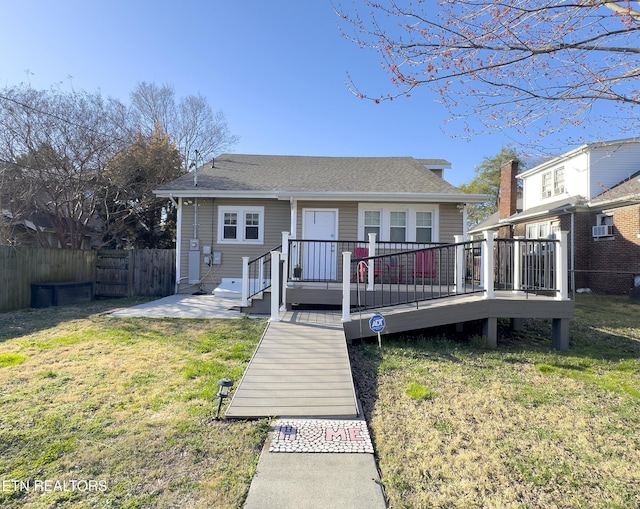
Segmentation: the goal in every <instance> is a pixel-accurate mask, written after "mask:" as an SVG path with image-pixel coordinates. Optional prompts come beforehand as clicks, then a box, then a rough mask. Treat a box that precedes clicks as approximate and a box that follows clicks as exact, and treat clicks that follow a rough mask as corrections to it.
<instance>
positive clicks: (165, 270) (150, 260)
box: [95, 249, 176, 297]
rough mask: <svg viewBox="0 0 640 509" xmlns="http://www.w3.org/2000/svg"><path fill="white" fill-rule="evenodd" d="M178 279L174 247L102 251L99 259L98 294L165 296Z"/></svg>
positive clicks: (97, 266) (170, 292) (97, 272)
mask: <svg viewBox="0 0 640 509" xmlns="http://www.w3.org/2000/svg"><path fill="white" fill-rule="evenodd" d="M175 282H176V252H175V251H174V250H172V249H139V250H130V251H121V250H100V251H98V258H97V260H96V278H95V283H96V285H95V291H96V296H98V297H134V296H136V297H163V296H165V295H171V294H172V293H173V291H174V285H175Z"/></svg>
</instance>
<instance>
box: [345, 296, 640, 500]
mask: <svg viewBox="0 0 640 509" xmlns="http://www.w3.org/2000/svg"><path fill="white" fill-rule="evenodd" d="M501 332H502V333H503V335H502V337H503V339H502V340H501V341H500V342H499V345H498V349H497V350H495V351H491V350H485V349H482V348H481V347H478V346H477V345H479V344H480V341H477V338H475V337H473V336H471V337H469V336H465V335H462V336H458V337H455V336H453V335H446V334H445V332H443V331H439V332H438V335H437V336H436V337H409V336H404V337H403V336H398V337H394V338H389V337H387V338H384V339H383V349H382V351H379V350H378V347H377V345H361V346H357V347H354V348H353V349H352V362H353V365H354V372H355V376H356V381H357V386H358V389H359V392H360V394H361V397H362V401H363V404H364V406H365V411H366V413H367V416H368V420H369V423H370V427H371V432H372V435H373V438H374V442H375V448H376V452H377V455H378V459H379V466H380V471H381V474H382V481H383V484H384V486H385V489H386V493H387V496H388V497H389V500H390V505H391V507H393V508H430V507H443V508H444V507H447V508H523V509H524V508H550V507H560V508H565V507H566V508H585V509H586V508H620V509H622V508H625V509H627V508H635V507H640V467H639V465H640V305H638V304H631V303H629V301H628V300H627V299H626V298H606V297H596V296H579V299H578V301H577V308H576V319H575V320H574V321H573V322H572V325H571V349H570V350H569V351H568V352H563V353H559V352H555V351H552V350H551V339H550V334H551V331H550V324H549V323H545V322H544V321H536V320H532V321H529V322H527V331H526V332H523V333H518V334H512V333H509V332H508V330H507V328H506V327H505V328H504V330H502V331H501ZM472 334H473V333H472Z"/></svg>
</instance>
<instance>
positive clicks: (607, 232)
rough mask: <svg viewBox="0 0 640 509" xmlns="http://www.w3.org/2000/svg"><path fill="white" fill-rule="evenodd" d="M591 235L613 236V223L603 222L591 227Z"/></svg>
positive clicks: (595, 236)
mask: <svg viewBox="0 0 640 509" xmlns="http://www.w3.org/2000/svg"><path fill="white" fill-rule="evenodd" d="M591 235H593V237H594V238H597V237H611V236H612V235H613V225H612V224H602V225H599V226H593V227H592V228H591Z"/></svg>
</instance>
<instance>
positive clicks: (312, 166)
mask: <svg viewBox="0 0 640 509" xmlns="http://www.w3.org/2000/svg"><path fill="white" fill-rule="evenodd" d="M424 161H425V160H424V159H421V160H420V161H418V160H416V159H414V158H412V157H308V156H269V155H242V154H225V155H222V156H220V157H218V158H216V159H215V166H214V167H213V168H212V167H211V163H208V164H206V165H204V166H202V167H200V168H199V169H198V187H197V189H199V190H219V191H291V192H328V193H331V192H342V193H344V192H354V193H368V192H371V193H376V192H386V193H444V194H449V193H451V194H460V193H461V191H460V190H459V189H458V188H456V187H454V186H453V185H451V184H449V183H448V182H446V181H444V180H443V179H441V178H439V177H438V176H437V175H435V174H434V173H432V172H431V171H429V170H427V169H426V168H425V167H424V164H425V162H424ZM428 161H429V162H432V163H433V164H436V163H439V162H440V163H442V165H443V168H447V167H449V166H450V163H449V162H448V161H445V160H442V159H430V160H428ZM192 189H194V175H193V173H190V174H187V175H184V176H182V177H180V178H178V179H176V180H174V181H173V182H170V183H168V184H165V185H163V186H161V187H160V188H159V189H158V190H159V191H178V190H180V191H184V190H192Z"/></svg>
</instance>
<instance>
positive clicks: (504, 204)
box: [498, 161, 518, 219]
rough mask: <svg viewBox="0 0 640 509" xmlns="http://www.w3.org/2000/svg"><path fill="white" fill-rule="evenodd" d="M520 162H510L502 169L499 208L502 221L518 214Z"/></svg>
mask: <svg viewBox="0 0 640 509" xmlns="http://www.w3.org/2000/svg"><path fill="white" fill-rule="evenodd" d="M517 174H518V161H509V162H508V163H506V164H505V165H504V166H502V168H501V169H500V197H499V201H498V208H499V210H500V219H506V218H507V217H509V216H512V215H513V214H515V213H516V212H517V205H516V203H517V200H518V183H517V182H516V175H517Z"/></svg>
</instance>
